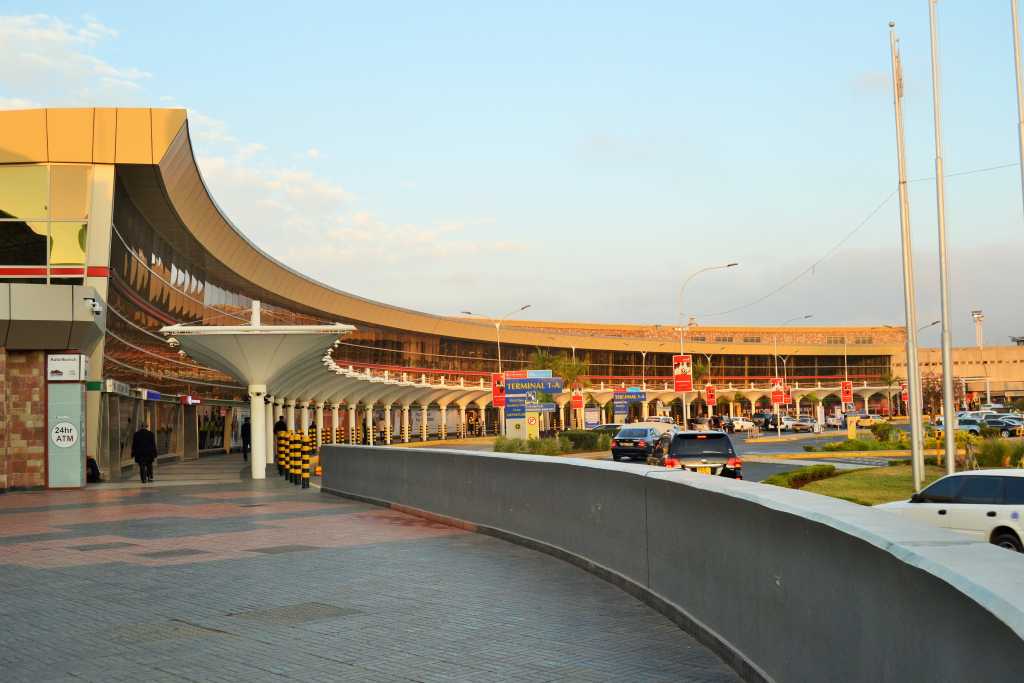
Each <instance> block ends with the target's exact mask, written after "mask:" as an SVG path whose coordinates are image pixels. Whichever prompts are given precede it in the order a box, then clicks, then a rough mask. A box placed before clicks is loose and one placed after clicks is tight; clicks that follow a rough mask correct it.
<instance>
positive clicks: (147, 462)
mask: <svg viewBox="0 0 1024 683" xmlns="http://www.w3.org/2000/svg"><path fill="white" fill-rule="evenodd" d="M132 460H134V461H135V462H137V463H139V478H140V479H142V483H143V484H145V483H146V482H149V481H153V461H154V460H156V437H155V436H153V432H151V431H149V425H148V424H146V423H143V424H142V426H141V427H139V431H137V432H135V435H134V436H132Z"/></svg>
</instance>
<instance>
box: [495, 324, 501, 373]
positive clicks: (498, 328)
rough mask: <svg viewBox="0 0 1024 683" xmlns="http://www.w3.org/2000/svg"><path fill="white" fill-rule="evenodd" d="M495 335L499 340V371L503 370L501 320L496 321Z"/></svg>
mask: <svg viewBox="0 0 1024 683" xmlns="http://www.w3.org/2000/svg"><path fill="white" fill-rule="evenodd" d="M494 336H495V338H496V339H497V340H498V372H499V373H500V372H501V321H498V322H495V323H494Z"/></svg>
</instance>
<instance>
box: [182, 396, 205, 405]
mask: <svg viewBox="0 0 1024 683" xmlns="http://www.w3.org/2000/svg"><path fill="white" fill-rule="evenodd" d="M180 400H181V405H183V406H196V405H199V404H200V403H202V401H200V400H199V399H198V398H196V397H195V396H189V395H188V394H186V395H185V396H182V397H181V399H180Z"/></svg>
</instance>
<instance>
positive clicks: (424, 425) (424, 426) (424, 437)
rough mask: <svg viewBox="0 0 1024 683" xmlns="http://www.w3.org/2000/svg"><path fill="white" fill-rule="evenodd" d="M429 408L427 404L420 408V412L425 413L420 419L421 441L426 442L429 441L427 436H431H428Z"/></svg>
mask: <svg viewBox="0 0 1024 683" xmlns="http://www.w3.org/2000/svg"><path fill="white" fill-rule="evenodd" d="M427 408H428V406H427V405H426V404H423V405H421V406H420V410H421V411H423V412H422V414H421V415H420V417H421V418H422V419H421V420H420V440H421V441H426V440H427V436H429V435H428V434H427Z"/></svg>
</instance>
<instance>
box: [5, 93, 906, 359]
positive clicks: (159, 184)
mask: <svg viewBox="0 0 1024 683" xmlns="http://www.w3.org/2000/svg"><path fill="white" fill-rule="evenodd" d="M23 162H78V163H93V164H118V165H119V166H121V165H125V168H124V171H125V175H126V176H127V177H129V181H128V183H129V185H130V186H131V191H132V195H133V199H134V200H135V201H136V202H137V203H139V204H140V208H144V209H145V210H146V211H147V213H153V214H157V215H160V216H161V220H175V221H178V222H180V224H181V225H182V226H183V227H184V228H185V230H186V231H187V232H188V233H190V234H191V235H192V236H193V237H194V238H195V239H196V240H197V242H198V243H199V244H201V245H202V247H203V248H204V249H205V250H206V251H207V252H208V254H209V257H211V258H212V259H213V260H215V261H216V262H217V263H218V264H220V265H222V266H223V269H224V271H225V272H226V274H229V275H230V279H231V280H241V281H244V282H245V283H247V284H248V287H247V288H248V289H250V290H252V291H254V292H256V293H258V294H259V295H260V296H262V297H263V298H264V300H266V301H268V302H276V303H278V304H280V305H284V306H286V307H292V308H297V309H300V310H307V311H313V312H315V313H316V314H318V315H319V316H321V317H324V318H326V319H337V318H340V319H345V320H350V321H355V322H357V323H359V322H363V323H367V324H371V325H376V326H381V327H390V328H395V329H400V330H407V331H411V332H418V333H422V334H428V335H443V336H447V337H454V338H461V339H469V340H476V341H484V342H491V341H494V328H493V326H492V325H491V324H490V323H487V322H483V321H478V320H472V319H465V318H458V317H444V316H437V315H432V314H429V313H423V312H419V311H413V310H409V309H406V308H401V307H398V306H392V305H389V304H385V303H381V302H377V301H372V300H370V299H365V298H363V297H359V296H356V295H354V294H350V293H347V292H343V291H340V290H337V289H334V288H333V287H330V286H328V285H325V284H323V283H321V282H317V281H315V280H313V279H311V278H309V277H306V276H305V275H303V274H301V273H299V272H297V271H296V270H294V269H292V268H290V267H288V266H287V265H285V264H283V263H281V262H280V261H278V260H277V259H275V258H274V257H272V256H271V255H269V254H267V253H266V252H264V251H263V250H261V249H260V248H259V247H257V246H256V245H255V244H253V243H252V242H251V241H250V240H249V239H248V238H246V237H245V235H244V234H243V233H242V232H241V231H240V230H239V229H238V228H236V227H235V226H234V224H233V223H232V222H231V220H230V219H229V218H228V217H227V216H226V215H225V214H224V212H223V211H221V209H220V208H219V207H218V206H217V203H216V202H215V201H214V199H213V197H212V196H211V194H210V192H209V188H207V186H206V184H205V183H204V181H203V178H202V175H201V173H200V171H199V167H198V166H197V164H196V160H195V156H194V153H193V150H192V144H191V139H190V137H189V127H188V119H187V115H186V111H185V110H184V109H148V108H144V109H128V108H94V109H32V110H16V111H0V164H2V163H23ZM673 329H676V328H674V327H673V326H671V325H666V326H664V327H663V326H649V325H601V324H594V323H565V322H557V323H556V322H543V323H538V322H526V321H509V322H507V323H506V324H505V326H504V327H503V328H502V341H503V342H505V343H508V344H522V345H530V346H532V345H538V346H547V347H561V348H570V347H575V348H578V349H607V350H629V351H636V350H637V347H638V342H639V341H643V346H644V348H645V350H648V351H664V352H671V351H673V350H674V349H675V348H677V344H678V342H677V339H678V337H677V336H675V335H676V334H677V333H675V332H673V331H672V330H673ZM701 329H702V330H704V329H705V328H701ZM719 329H723V330H727V329H732V330H736V331H737V332H739V330H748V331H750V333H751V334H753V335H757V334H760V335H761V338H759V339H758V340H757V341H756V342H755V341H753V338H751V341H750V342H749V343H744V344H743V347H742V351H743V352H747V353H756V352H762V353H763V352H766V349H770V347H771V336H770V335H771V334H772V330H771V329H770V328H714V330H715V331H716V332H717V330H719ZM797 329H799V330H800V331H801V333H803V331H804V328H786V332H785V333H783V332H782V331H781V330H778V329H777V331H778V333H779V336H780V337H781V336H783V334H787V335H792V334H794V332H795V331H796V330H797ZM819 330H821V338H820V340H818V339H816V337H818V336H819V335H818V334H816V333H818V332H819ZM824 330H825V328H815V329H814V332H813V333H812V334H811V335H810V338H809V339H808V338H805V339H802V340H801V341H800V342H799V344H798V346H799V350H800V351H802V352H804V353H807V352H808V351H810V350H811V348H810V347H823V348H822V352H827V353H834V352H835V346H834V345H831V346H829V347H828V348H827V351H826V350H825V349H824V347H825V345H826V341H825V338H824ZM829 330H830V331H833V332H840V331H847V333H854V330H856V333H858V334H862V335H863V334H867V335H871V336H872V337H873V338H874V339H873V341H872V343H870V344H862V345H858V346H857V350H858V351H859V352H860V353H893V352H898V351H899V350H900V346H901V344H902V342H903V337H902V330H897V329H893V328H880V327H874V328H829ZM840 333H841V332H840ZM690 334H696V332H691V333H690ZM766 335H767V336H766ZM801 336H805V335H803V334H801ZM736 341H737V342H738V341H739V339H737V340H736ZM722 343H723V342H722V341H717V342H713V341H712V340H711V337H708V339H707V341H706V342H705V343H700V342H696V343H695V342H691V343H689V344H688V347H690V348H692V349H693V350H694V351H702V350H703V351H712V350H714V351H718V350H719V349H720V348H721V345H722ZM758 347H761V348H758ZM779 351H780V352H786V353H790V352H796V351H797V348H796V347H795V346H794V345H792V344H791V343H785V344H784V343H780V344H779ZM768 352H770V351H768Z"/></svg>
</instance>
